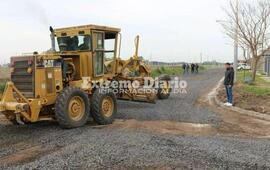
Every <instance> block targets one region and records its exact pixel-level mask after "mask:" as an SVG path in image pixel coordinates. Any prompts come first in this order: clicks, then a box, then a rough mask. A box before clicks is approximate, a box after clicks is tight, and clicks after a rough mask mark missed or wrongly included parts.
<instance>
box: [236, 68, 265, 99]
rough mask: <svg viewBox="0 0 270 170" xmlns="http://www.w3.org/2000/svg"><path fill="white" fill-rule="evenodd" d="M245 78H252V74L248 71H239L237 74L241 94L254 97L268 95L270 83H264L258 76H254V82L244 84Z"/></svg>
mask: <svg viewBox="0 0 270 170" xmlns="http://www.w3.org/2000/svg"><path fill="white" fill-rule="evenodd" d="M244 75H245V77H250V78H251V77H252V73H251V72H249V71H246V72H245V73H244V71H241V72H239V73H238V83H241V84H242V85H243V88H242V90H243V92H245V93H250V94H255V95H256V96H265V95H270V83H269V82H267V81H265V80H264V79H263V78H262V77H261V76H260V75H257V76H256V81H255V82H252V83H251V84H245V83H244V80H245V78H244Z"/></svg>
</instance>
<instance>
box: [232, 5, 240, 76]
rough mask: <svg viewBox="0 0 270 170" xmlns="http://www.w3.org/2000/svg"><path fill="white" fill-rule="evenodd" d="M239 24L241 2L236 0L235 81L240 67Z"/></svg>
mask: <svg viewBox="0 0 270 170" xmlns="http://www.w3.org/2000/svg"><path fill="white" fill-rule="evenodd" d="M238 23H239V1H238V0H236V23H235V37H234V63H233V68H234V79H235V81H236V80H237V66H238V31H239V30H238Z"/></svg>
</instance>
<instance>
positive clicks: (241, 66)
mask: <svg viewBox="0 0 270 170" xmlns="http://www.w3.org/2000/svg"><path fill="white" fill-rule="evenodd" d="M237 70H251V66H250V65H248V64H247V63H239V64H238V67H237Z"/></svg>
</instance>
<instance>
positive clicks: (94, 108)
mask: <svg viewBox="0 0 270 170" xmlns="http://www.w3.org/2000/svg"><path fill="white" fill-rule="evenodd" d="M116 113H117V102H116V97H115V95H114V94H113V93H101V92H100V90H98V89H97V90H96V91H95V92H94V94H93V96H92V100H91V115H92V117H93V119H94V121H95V122H96V123H97V124H99V125H108V124H112V123H113V121H114V119H115V115H116Z"/></svg>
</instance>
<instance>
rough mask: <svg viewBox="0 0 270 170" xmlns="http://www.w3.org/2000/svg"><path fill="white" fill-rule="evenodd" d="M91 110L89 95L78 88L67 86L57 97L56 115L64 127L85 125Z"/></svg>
mask: <svg viewBox="0 0 270 170" xmlns="http://www.w3.org/2000/svg"><path fill="white" fill-rule="evenodd" d="M89 112H90V103H89V98H88V95H87V94H86V93H85V92H84V91H82V90H80V89H78V88H74V87H67V88H65V89H64V90H63V91H62V92H61V93H60V94H59V96H58V97H57V99H56V103H55V117H56V120H57V121H58V123H59V125H60V126H61V127H62V128H65V129H70V128H77V127H81V126H83V125H85V124H86V122H87V120H88V117H89Z"/></svg>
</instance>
